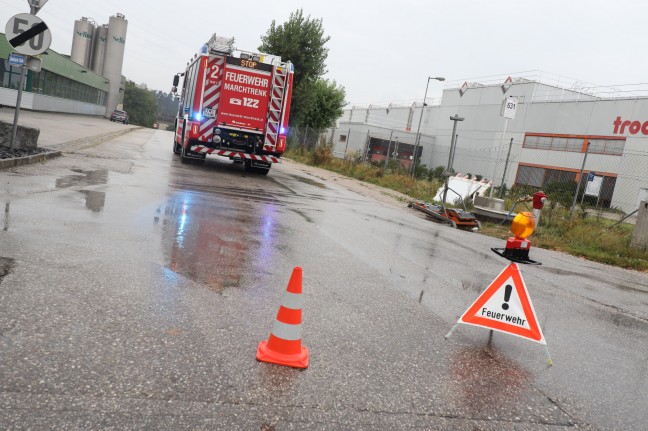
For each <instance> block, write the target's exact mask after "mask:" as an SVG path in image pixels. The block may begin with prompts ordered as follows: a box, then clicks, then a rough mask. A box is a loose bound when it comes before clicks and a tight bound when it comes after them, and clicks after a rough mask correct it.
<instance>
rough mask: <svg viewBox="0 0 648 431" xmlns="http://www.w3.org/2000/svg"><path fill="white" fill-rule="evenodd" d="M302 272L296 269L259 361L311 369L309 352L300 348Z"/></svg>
mask: <svg viewBox="0 0 648 431" xmlns="http://www.w3.org/2000/svg"><path fill="white" fill-rule="evenodd" d="M301 293H302V269H301V268H300V267H298V266H296V267H295V269H293V272H292V276H291V277H290V282H289V283H288V288H287V289H286V293H285V294H284V297H283V299H282V301H281V307H279V313H277V320H276V321H275V323H274V326H273V328H272V332H271V333H270V337H269V338H268V341H261V342H260V343H259V349H258V350H257V354H256V358H257V360H259V361H262V362H269V363H271V364H277V365H285V366H287V367H294V368H308V349H307V348H306V347H303V346H302V345H301V334H302V325H301V323H302V312H301V308H302V302H303V300H302V295H301Z"/></svg>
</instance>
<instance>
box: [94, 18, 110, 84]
mask: <svg viewBox="0 0 648 431" xmlns="http://www.w3.org/2000/svg"><path fill="white" fill-rule="evenodd" d="M107 44H108V24H104V25H100V26H98V27H97V28H96V29H95V33H94V51H93V54H92V71H93V72H95V73H98V74H99V75H103V66H104V60H105V58H106V46H107Z"/></svg>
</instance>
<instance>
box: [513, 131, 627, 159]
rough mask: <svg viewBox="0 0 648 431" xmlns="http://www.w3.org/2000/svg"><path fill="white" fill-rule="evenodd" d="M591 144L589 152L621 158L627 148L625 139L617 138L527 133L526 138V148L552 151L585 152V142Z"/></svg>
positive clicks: (524, 145)
mask: <svg viewBox="0 0 648 431" xmlns="http://www.w3.org/2000/svg"><path fill="white" fill-rule="evenodd" d="M586 139H587V141H588V142H589V143H590V146H589V152H590V153H594V154H608V155H612V156H620V155H622V154H623V149H624V148H625V138H617V137H605V138H601V137H589V136H572V135H542V134H538V133H533V134H529V133H527V134H526V136H525V137H524V144H523V145H522V146H523V147H524V148H531V149H535V150H551V151H572V152H575V153H584V152H585V140H586Z"/></svg>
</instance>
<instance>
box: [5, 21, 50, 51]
mask: <svg viewBox="0 0 648 431" xmlns="http://www.w3.org/2000/svg"><path fill="white" fill-rule="evenodd" d="M5 35H6V36H7V41H8V42H9V45H11V46H12V47H13V48H14V49H15V50H16V51H17V52H19V53H21V54H25V55H38V54H42V53H44V52H45V51H47V49H48V48H49V47H50V45H51V44H52V33H51V32H50V30H49V28H47V24H45V22H44V21H43V20H42V19H40V18H38V17H37V16H35V15H30V14H28V13H19V14H18V15H15V16H13V17H11V18H10V19H9V22H7V26H6V27H5Z"/></svg>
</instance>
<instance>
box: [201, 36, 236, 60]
mask: <svg viewBox="0 0 648 431" xmlns="http://www.w3.org/2000/svg"><path fill="white" fill-rule="evenodd" d="M207 47H208V48H209V52H210V53H212V54H227V55H232V52H234V38H233V37H230V38H227V37H223V36H217V35H216V33H214V34H213V35H212V37H211V38H210V39H209V41H207Z"/></svg>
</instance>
